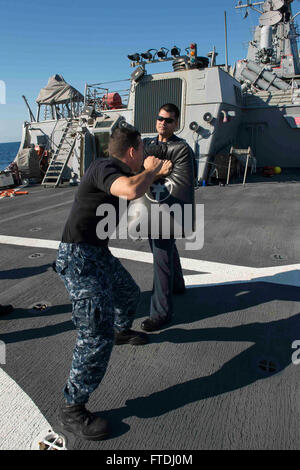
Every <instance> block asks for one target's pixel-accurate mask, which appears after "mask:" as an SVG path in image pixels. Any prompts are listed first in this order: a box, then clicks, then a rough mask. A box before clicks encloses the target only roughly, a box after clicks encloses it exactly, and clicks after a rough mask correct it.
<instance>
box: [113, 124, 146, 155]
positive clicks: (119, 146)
mask: <svg viewBox="0 0 300 470" xmlns="http://www.w3.org/2000/svg"><path fill="white" fill-rule="evenodd" d="M140 137H141V134H140V132H139V131H138V130H137V129H135V128H134V127H133V126H130V127H121V128H119V127H117V128H116V129H115V130H114V131H113V133H112V135H111V136H110V139H109V144H108V152H109V155H111V156H112V157H116V158H122V157H123V156H124V155H125V153H126V152H127V150H128V149H129V148H130V147H133V148H134V149H135V150H137V149H138V147H139V144H140Z"/></svg>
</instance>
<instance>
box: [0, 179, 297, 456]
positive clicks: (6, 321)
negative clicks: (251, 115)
mask: <svg viewBox="0 0 300 470" xmlns="http://www.w3.org/2000/svg"><path fill="white" fill-rule="evenodd" d="M28 190H29V195H27V196H19V197H16V198H14V199H8V198H6V199H2V200H0V214H1V222H2V223H1V230H0V234H1V235H0V243H1V271H0V278H1V283H0V302H1V303H2V304H5V303H12V304H13V305H14V307H15V311H14V312H13V313H12V314H10V315H6V316H1V317H0V340H1V341H3V342H4V343H5V345H6V364H3V365H2V366H1V368H0V378H1V380H0V392H1V401H0V422H1V432H0V449H29V448H31V445H32V443H33V442H36V440H37V436H39V435H40V434H41V433H42V432H43V431H45V430H47V429H48V427H49V426H50V427H51V428H54V429H55V430H57V428H58V427H57V424H56V420H57V418H56V416H57V409H58V406H59V404H60V402H61V399H62V388H63V386H64V383H65V380H66V377H67V375H68V371H69V366H70V362H71V357H72V349H73V345H74V340H75V335H76V332H75V330H74V328H73V325H72V323H71V320H70V319H71V306H70V302H69V298H68V295H67V292H66V291H65V288H64V286H63V284H62V282H61V281H60V279H59V278H58V276H57V275H56V274H55V273H54V272H53V271H52V269H51V263H52V262H53V260H54V259H55V248H56V246H57V244H56V243H55V241H59V239H60V236H61V232H62V229H63V225H64V222H65V219H66V217H67V215H68V212H69V209H70V206H71V202H72V200H73V196H74V191H75V190H76V188H70V187H63V188H59V189H43V188H41V187H37V186H35V187H30V188H29V189H28ZM299 200H300V178H299V174H298V176H296V177H295V176H290V177H287V175H280V176H278V177H275V178H273V179H271V180H265V179H264V180H263V181H260V179H259V178H255V177H254V178H253V179H252V180H251V181H250V180H249V183H248V184H247V185H246V187H245V188H244V187H243V186H242V185H240V184H232V185H230V186H228V187H217V186H212V187H206V188H200V189H199V190H198V191H197V202H198V203H203V204H204V205H205V242H204V247H203V249H202V250H200V251H186V250H184V249H183V246H184V245H183V242H182V241H181V242H178V247H179V249H180V254H181V256H182V257H183V258H184V260H183V266H184V274H185V276H186V282H187V284H188V285H189V287H190V288H189V289H188V292H187V294H185V295H184V296H177V297H175V298H174V301H175V315H174V321H173V322H172V324H171V325H170V326H169V327H168V328H165V329H164V330H161V331H159V332H155V333H153V334H150V339H151V342H150V344H149V345H146V346H142V347H131V346H129V345H125V346H115V347H114V349H113V352H112V357H111V361H110V363H109V367H108V370H107V373H106V376H105V378H104V380H103V382H102V384H101V385H100V387H99V388H98V389H97V391H96V392H95V393H94V394H93V395H92V397H91V400H90V403H89V408H90V409H91V411H99V412H104V414H105V416H106V417H107V418H108V419H109V420H110V421H111V422H112V428H113V434H112V437H111V438H110V439H108V440H106V441H102V442H86V441H82V440H80V439H73V440H72V439H70V441H69V446H70V448H74V449H99V450H111V451H114V450H122V449H127V450H133V449H136V450H143V449H150V450H162V451H163V450H196V449H298V448H299V444H300V440H299V438H300V436H299V414H300V400H299V394H300V386H299V379H298V377H299V370H300V369H298V367H300V365H299V366H297V365H294V364H293V363H292V354H293V352H294V351H295V350H294V349H292V343H293V341H295V340H300V314H299V313H300V311H299V305H300V303H299V301H300V290H299V286H300V274H299V272H300V271H299V269H300V264H299V263H300V259H299V257H300V240H299V233H300V230H299V229H300V206H299ZM28 239H32V240H31V241H30V240H28ZM53 242H54V243H53ZM110 246H111V247H112V248H114V249H115V251H114V252H115V253H116V254H117V255H121V256H122V257H123V259H122V262H123V263H124V265H125V267H126V268H127V269H128V270H129V271H130V272H131V274H132V275H133V277H134V278H135V279H136V280H137V282H138V283H139V285H140V286H141V289H142V299H141V303H140V308H139V311H138V315H137V318H136V320H135V322H134V327H135V328H136V329H139V328H140V322H141V320H142V319H143V318H145V317H146V315H147V313H148V307H149V300H150V290H151V284H152V266H151V262H149V261H151V257H150V259H149V249H148V244H147V242H146V241H141V242H133V241H113V242H112V243H111V245H110ZM122 249H125V250H129V251H120V250H122ZM118 250H119V251H118ZM130 250H134V251H135V252H139V253H132V251H130ZM32 255H34V256H32ZM132 258H133V259H138V261H133V259H132ZM38 303H45V304H47V305H48V306H49V308H48V309H46V310H45V311H38V310H35V309H33V308H32V307H33V306H34V305H35V304H38ZM263 361H271V362H272V364H274V366H273V367H274V368H275V370H273V369H272V370H271V371H270V370H264V369H267V367H264V365H265V364H266V363H265V362H263ZM67 437H68V436H67Z"/></svg>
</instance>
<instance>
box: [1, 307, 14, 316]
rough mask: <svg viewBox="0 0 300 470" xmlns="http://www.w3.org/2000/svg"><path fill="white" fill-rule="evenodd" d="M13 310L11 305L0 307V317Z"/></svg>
mask: <svg viewBox="0 0 300 470" xmlns="http://www.w3.org/2000/svg"><path fill="white" fill-rule="evenodd" d="M13 311H14V308H13V306H12V305H0V315H7V314H8V313H12V312H13Z"/></svg>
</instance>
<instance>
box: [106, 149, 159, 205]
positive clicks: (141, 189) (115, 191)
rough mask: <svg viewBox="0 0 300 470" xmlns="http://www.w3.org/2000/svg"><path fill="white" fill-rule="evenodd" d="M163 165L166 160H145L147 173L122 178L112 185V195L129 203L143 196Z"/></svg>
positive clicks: (152, 158)
mask: <svg viewBox="0 0 300 470" xmlns="http://www.w3.org/2000/svg"><path fill="white" fill-rule="evenodd" d="M163 163H164V160H160V158H156V157H152V156H151V157H147V158H146V159H145V160H144V168H145V171H142V172H141V173H138V174H137V175H134V176H130V177H127V176H120V178H117V179H116V180H115V181H114V182H113V183H112V185H111V187H110V193H111V194H112V195H113V196H117V197H122V198H125V199H127V200H128V201H132V200H133V199H137V198H139V197H141V196H143V194H145V192H146V191H147V190H148V188H149V187H150V185H151V184H152V183H153V181H155V180H156V175H157V173H158V172H159V171H160V170H161V168H162V166H163Z"/></svg>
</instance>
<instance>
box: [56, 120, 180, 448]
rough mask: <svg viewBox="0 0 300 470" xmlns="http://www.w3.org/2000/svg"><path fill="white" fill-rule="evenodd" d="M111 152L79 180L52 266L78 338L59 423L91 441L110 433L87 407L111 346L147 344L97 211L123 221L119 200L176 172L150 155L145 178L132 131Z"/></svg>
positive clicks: (128, 280)
mask: <svg viewBox="0 0 300 470" xmlns="http://www.w3.org/2000/svg"><path fill="white" fill-rule="evenodd" d="M109 152H110V155H112V157H110V158H108V159H97V160H95V161H94V162H93V163H92V164H91V165H90V167H89V168H88V170H87V172H86V173H85V175H84V177H83V178H82V181H81V183H80V186H79V188H78V192H77V194H76V197H75V201H74V203H73V206H72V209H71V213H70V215H69V218H68V220H67V223H66V226H65V229H64V232H63V236H62V242H61V244H60V246H59V251H58V256H57V260H56V264H55V269H56V271H57V272H58V274H59V275H60V277H61V279H62V280H63V282H64V284H65V286H66V289H67V291H68V293H69V296H70V299H71V302H72V307H73V309H72V319H73V323H74V325H75V327H76V329H77V332H78V335H77V340H76V344H75V348H74V352H73V360H72V365H71V370H70V375H69V378H68V381H67V384H66V386H65V388H64V397H65V403H64V404H63V405H62V406H61V408H60V422H61V424H62V425H63V427H64V428H65V429H67V430H69V431H71V432H73V433H74V434H76V435H78V436H80V437H82V438H84V439H90V440H100V439H104V438H106V437H107V436H108V434H109V429H108V423H107V421H106V420H104V419H103V418H102V417H100V416H95V415H93V414H92V413H90V412H89V411H88V410H87V409H86V408H85V404H86V403H87V401H88V399H89V396H90V394H91V393H92V392H93V391H94V390H95V389H96V388H97V387H98V385H99V383H100V382H101V379H102V377H103V376H104V374H105V371H106V368H107V364H108V361H109V358H110V354H111V351H112V347H113V344H114V343H115V344H132V345H142V344H146V343H147V342H148V337H147V335H146V334H145V333H142V332H136V331H133V330H131V329H130V328H131V325H132V322H133V319H134V314H135V312H136V308H137V305H138V301H139V295H140V290H139V287H138V286H137V285H136V283H135V282H134V280H133V279H132V277H131V275H130V274H129V273H128V272H127V271H126V269H125V268H124V267H123V266H122V264H121V263H120V261H119V260H118V259H117V258H115V257H114V256H113V255H112V254H111V252H110V250H109V248H108V238H107V236H106V238H105V236H104V237H101V238H99V233H98V235H97V233H96V228H97V224H98V222H99V220H100V219H101V217H98V216H96V212H97V208H98V207H99V205H101V204H108V203H109V204H111V207H112V208H113V209H114V210H115V211H116V213H117V218H116V220H117V221H118V219H119V218H118V207H119V197H122V198H126V199H127V200H129V201H130V200H132V199H136V198H138V197H141V196H142V195H143V194H144V193H145V192H146V191H147V190H148V189H149V187H150V185H151V184H152V183H153V181H154V180H155V179H156V178H158V177H161V176H162V175H166V174H168V173H169V171H170V168H171V164H170V163H169V162H166V163H162V161H161V160H159V159H157V158H155V157H151V156H150V157H148V158H147V159H146V160H145V162H144V167H145V170H144V171H142V172H140V169H141V166H142V163H143V143H142V140H141V136H140V133H139V132H138V131H137V130H136V129H134V128H132V127H131V126H127V127H122V128H117V129H116V130H115V131H114V132H113V134H112V136H111V138H110V143H109ZM138 172H139V173H138ZM104 235H105V234H104Z"/></svg>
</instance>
